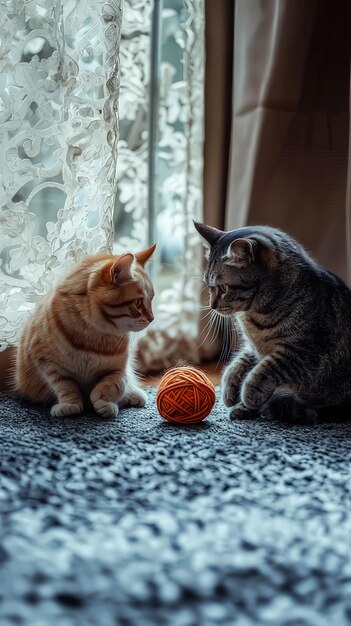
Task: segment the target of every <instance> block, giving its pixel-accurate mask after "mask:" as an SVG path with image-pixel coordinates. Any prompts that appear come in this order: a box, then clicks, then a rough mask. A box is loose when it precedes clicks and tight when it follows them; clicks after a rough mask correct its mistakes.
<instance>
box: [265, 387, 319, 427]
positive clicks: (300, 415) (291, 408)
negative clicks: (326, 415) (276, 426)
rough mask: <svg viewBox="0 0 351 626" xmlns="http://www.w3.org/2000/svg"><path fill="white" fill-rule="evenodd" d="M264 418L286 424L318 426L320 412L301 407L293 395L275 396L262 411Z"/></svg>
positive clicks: (278, 394) (277, 394) (277, 393)
mask: <svg viewBox="0 0 351 626" xmlns="http://www.w3.org/2000/svg"><path fill="white" fill-rule="evenodd" d="M260 414H261V416H262V417H264V418H266V419H270V420H279V421H281V422H283V423H284V424H291V425H294V424H316V423H318V419H319V416H318V411H316V410H315V409H312V408H309V407H306V406H303V405H301V404H300V403H299V402H297V401H296V399H295V398H294V396H293V395H292V394H286V393H285V394H284V393H283V394H280V393H279V392H276V393H275V394H273V396H272V397H271V399H270V400H269V402H267V404H265V405H264V407H263V408H262V409H261V410H260Z"/></svg>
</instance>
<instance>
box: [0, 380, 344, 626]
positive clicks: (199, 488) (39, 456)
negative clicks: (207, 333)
mask: <svg viewBox="0 0 351 626" xmlns="http://www.w3.org/2000/svg"><path fill="white" fill-rule="evenodd" d="M149 396H150V398H149V406H148V408H146V409H144V410H142V409H125V410H123V411H121V413H120V416H119V417H118V419H116V420H107V421H104V420H101V419H98V418H97V417H95V416H93V415H86V416H84V417H78V418H60V419H53V418H50V417H49V416H48V414H47V412H46V411H44V410H38V409H36V408H33V407H29V406H28V405H25V404H22V403H19V402H18V401H16V400H14V399H13V398H10V397H5V396H3V397H2V398H1V399H0V436H1V446H0V455H1V485H0V487H1V488H0V509H1V535H2V540H1V547H0V568H1V569H0V623H1V625H2V626H8V625H9V624H18V625H21V624H24V625H26V626H27V625H31V626H32V625H33V626H73V625H74V626H75V625H82V626H90V625H94V626H157V625H166V624H167V625H168V624H171V625H172V626H215V625H217V624H222V625H225V626H231V625H235V626H255V625H257V626H265V625H268V626H276V625H277V626H278V625H279V626H324V625H325V626H330V624H335V625H337V626H343V625H344V624H345V625H346V624H350V623H351V550H350V544H351V498H350V489H351V481H350V450H351V424H350V422H348V423H344V424H342V423H338V424H336V423H330V424H322V425H318V426H307V427H303V426H295V427H286V426H284V425H281V424H278V423H273V422H267V421H264V420H263V419H260V420H257V421H250V422H249V421H247V422H236V423H232V422H230V421H229V420H228V419H227V416H226V411H225V409H224V407H223V406H222V405H221V404H220V402H218V401H217V404H216V406H215V409H214V410H213V413H212V414H211V416H210V417H209V418H207V420H206V421H205V422H203V423H202V424H201V425H199V426H193V427H179V426H174V425H171V424H168V423H167V422H165V421H164V420H162V419H161V418H160V417H159V416H158V415H157V412H156V409H155V405H154V391H153V390H150V391H149Z"/></svg>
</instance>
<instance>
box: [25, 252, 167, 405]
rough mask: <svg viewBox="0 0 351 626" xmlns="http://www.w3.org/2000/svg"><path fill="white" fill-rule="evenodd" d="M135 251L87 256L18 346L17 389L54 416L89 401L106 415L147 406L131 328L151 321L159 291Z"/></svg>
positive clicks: (45, 302) (40, 310)
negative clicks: (134, 357) (123, 408)
mask: <svg viewBox="0 0 351 626" xmlns="http://www.w3.org/2000/svg"><path fill="white" fill-rule="evenodd" d="M154 249H155V246H152V247H151V248H148V249H147V250H144V251H143V252H141V253H138V254H136V255H133V254H125V255H121V256H109V255H98V256H89V257H86V258H85V259H84V260H83V261H82V262H80V263H79V264H78V265H77V266H76V267H75V268H74V269H73V271H72V272H71V273H70V274H69V275H68V276H67V277H66V278H65V279H64V280H63V281H62V282H61V283H60V284H59V285H58V286H57V287H56V289H55V290H54V291H52V292H51V293H50V294H48V295H47V296H46V297H45V298H44V299H43V300H42V301H41V302H40V304H39V305H38V306H37V308H36V309H35V311H34V313H33V315H32V316H31V317H30V319H28V321H27V323H26V324H25V326H24V328H23V330H22V333H21V336H20V340H19V345H18V350H17V355H16V365H15V376H14V388H15V390H16V391H17V392H18V393H19V394H21V395H22V396H24V397H26V398H28V399H29V400H31V401H32V402H35V403H40V404H46V405H52V404H53V406H52V408H51V415H55V416H61V415H77V414H79V413H81V412H82V411H83V407H84V404H86V402H89V403H91V404H92V406H93V407H94V409H95V411H96V412H97V413H98V414H99V415H101V416H102V417H114V416H116V415H117V414H118V405H119V406H121V405H124V404H130V405H133V406H144V405H145V402H146V395H145V393H144V392H143V391H142V390H141V389H139V388H138V386H137V379H136V376H135V374H134V372H133V363H132V354H131V347H130V340H129V334H130V332H138V331H140V330H142V329H143V328H145V327H146V326H148V324H150V322H152V320H153V314H152V299H153V296H154V291H153V287H152V283H151V281H150V278H149V277H148V276H147V274H146V272H145V270H144V265H145V263H146V262H147V260H148V259H149V258H150V257H151V255H152V253H153V251H154Z"/></svg>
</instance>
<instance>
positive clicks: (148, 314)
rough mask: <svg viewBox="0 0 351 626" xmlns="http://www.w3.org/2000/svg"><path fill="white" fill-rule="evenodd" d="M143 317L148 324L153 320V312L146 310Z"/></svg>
mask: <svg viewBox="0 0 351 626" xmlns="http://www.w3.org/2000/svg"><path fill="white" fill-rule="evenodd" d="M145 317H146V319H147V321H148V322H150V324H151V322H153V321H154V315H153V313H151V311H146V312H145Z"/></svg>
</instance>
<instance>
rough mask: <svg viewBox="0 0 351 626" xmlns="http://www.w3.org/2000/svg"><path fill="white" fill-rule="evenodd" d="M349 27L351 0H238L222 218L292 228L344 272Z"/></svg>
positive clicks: (231, 224)
mask: <svg viewBox="0 0 351 626" xmlns="http://www.w3.org/2000/svg"><path fill="white" fill-rule="evenodd" d="M218 10H221V11H224V12H226V11H227V8H226V2H225V1H224V0H222V1H221V2H220V3H219V4H218ZM208 28H211V23H210V24H209V25H208ZM213 29H215V27H213ZM350 32H351V29H350V4H349V2H348V1H347V0H340V1H339V2H338V3H337V4H336V5H335V4H333V3H330V2H329V1H328V0H311V1H309V2H306V1H305V0H284V1H283V0H264V1H263V0H250V2H247V1H246V0H236V2H235V16H234V38H233V41H234V43H233V49H232V51H231V54H232V55H233V58H234V66H233V76H232V94H233V95H232V103H233V106H232V119H231V123H230V126H229V125H228V133H230V134H231V148H230V165H229V174H228V179H227V182H226V187H227V201H226V210H225V219H224V223H223V224H222V227H225V228H227V229H231V228H237V227H239V226H242V225H244V224H247V223H248V224H255V223H258V224H270V225H272V226H276V227H280V228H282V229H284V230H287V231H288V232H290V234H291V235H293V236H295V237H296V238H298V239H299V240H300V241H301V243H303V244H304V245H305V246H306V247H307V248H308V249H309V251H310V252H311V253H312V255H314V256H315V257H316V258H317V259H318V260H319V261H320V262H321V263H322V264H323V265H325V266H326V267H328V268H329V269H331V270H332V271H335V272H336V273H338V274H339V275H341V276H342V277H343V278H344V279H345V278H347V273H348V268H347V251H346V241H345V240H346V236H345V233H346V211H345V205H346V188H347V176H348V173H347V172H348V158H349V147H348V136H349V82H350ZM209 152H210V147H209V149H208V153H209ZM205 167H210V165H209V164H208V163H206V164H205ZM206 202H207V200H206V199H205V206H206ZM346 208H347V207H346ZM214 210H216V209H214ZM347 210H349V209H347ZM221 215H223V209H222V208H221ZM208 221H209V222H210V223H212V224H213V225H218V212H217V213H216V215H213V216H212V220H211V219H209V220H208Z"/></svg>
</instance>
